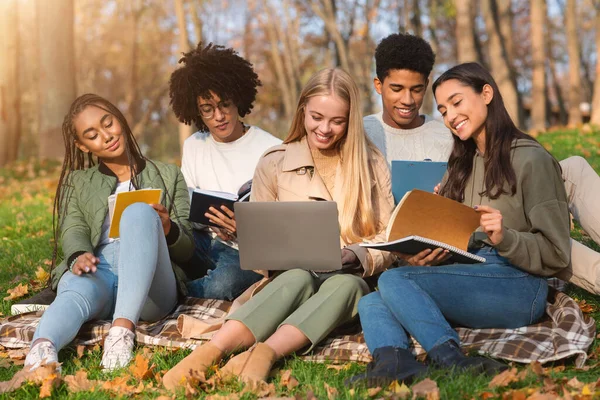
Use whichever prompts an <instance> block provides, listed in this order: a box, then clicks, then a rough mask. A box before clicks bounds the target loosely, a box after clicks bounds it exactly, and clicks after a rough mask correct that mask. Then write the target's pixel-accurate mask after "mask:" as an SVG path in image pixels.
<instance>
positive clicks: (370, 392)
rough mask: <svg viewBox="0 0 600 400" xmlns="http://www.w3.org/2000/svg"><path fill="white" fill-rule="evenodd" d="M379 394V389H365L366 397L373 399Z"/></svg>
mask: <svg viewBox="0 0 600 400" xmlns="http://www.w3.org/2000/svg"><path fill="white" fill-rule="evenodd" d="M379 392H381V388H380V387H376V388H370V389H367V396H369V397H375V396H377V394H378V393H379Z"/></svg>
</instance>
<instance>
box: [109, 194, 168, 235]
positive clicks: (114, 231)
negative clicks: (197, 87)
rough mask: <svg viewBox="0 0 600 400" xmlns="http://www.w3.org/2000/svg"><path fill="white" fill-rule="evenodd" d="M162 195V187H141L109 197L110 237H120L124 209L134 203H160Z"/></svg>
mask: <svg viewBox="0 0 600 400" xmlns="http://www.w3.org/2000/svg"><path fill="white" fill-rule="evenodd" d="M161 195H162V190H161V189H140V190H134V191H131V192H120V193H116V194H113V195H110V196H109V197H108V215H109V218H110V229H109V230H108V237H110V238H118V237H119V223H120V222H121V215H122V214H123V211H125V209H126V208H127V207H128V206H130V205H131V204H133V203H146V204H158V203H160V197H161Z"/></svg>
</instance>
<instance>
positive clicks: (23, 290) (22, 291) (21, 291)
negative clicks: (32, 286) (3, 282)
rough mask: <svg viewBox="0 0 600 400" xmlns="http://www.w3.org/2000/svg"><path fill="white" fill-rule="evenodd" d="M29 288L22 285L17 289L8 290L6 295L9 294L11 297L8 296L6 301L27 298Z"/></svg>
mask: <svg viewBox="0 0 600 400" xmlns="http://www.w3.org/2000/svg"><path fill="white" fill-rule="evenodd" d="M27 286H28V285H27V284H22V283H20V284H18V285H17V286H16V287H14V288H12V289H8V290H7V291H6V293H8V294H9V296H6V297H5V298H4V300H15V299H19V298H21V297H23V296H25V295H26V294H27V292H28V288H27Z"/></svg>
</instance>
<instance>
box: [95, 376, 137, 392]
mask: <svg viewBox="0 0 600 400" xmlns="http://www.w3.org/2000/svg"><path fill="white" fill-rule="evenodd" d="M128 380H129V376H118V377H116V378H114V379H113V380H112V381H106V382H104V383H103V384H102V389H103V390H108V391H111V392H114V393H116V394H117V395H119V396H127V395H130V394H133V393H134V392H135V391H136V387H135V386H132V385H128V384H127V381H128Z"/></svg>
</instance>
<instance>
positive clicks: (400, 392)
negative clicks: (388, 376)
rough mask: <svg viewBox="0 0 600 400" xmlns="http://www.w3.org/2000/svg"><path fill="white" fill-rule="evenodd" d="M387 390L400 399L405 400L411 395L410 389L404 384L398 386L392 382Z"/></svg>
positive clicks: (395, 382)
mask: <svg viewBox="0 0 600 400" xmlns="http://www.w3.org/2000/svg"><path fill="white" fill-rule="evenodd" d="M388 389H389V390H390V391H391V392H392V394H395V395H396V396H397V397H398V398H400V399H406V398H407V397H408V396H410V393H411V391H410V389H409V388H408V386H406V384H404V382H403V383H402V384H400V383H398V381H394V382H392V383H390V386H389V387H388Z"/></svg>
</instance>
